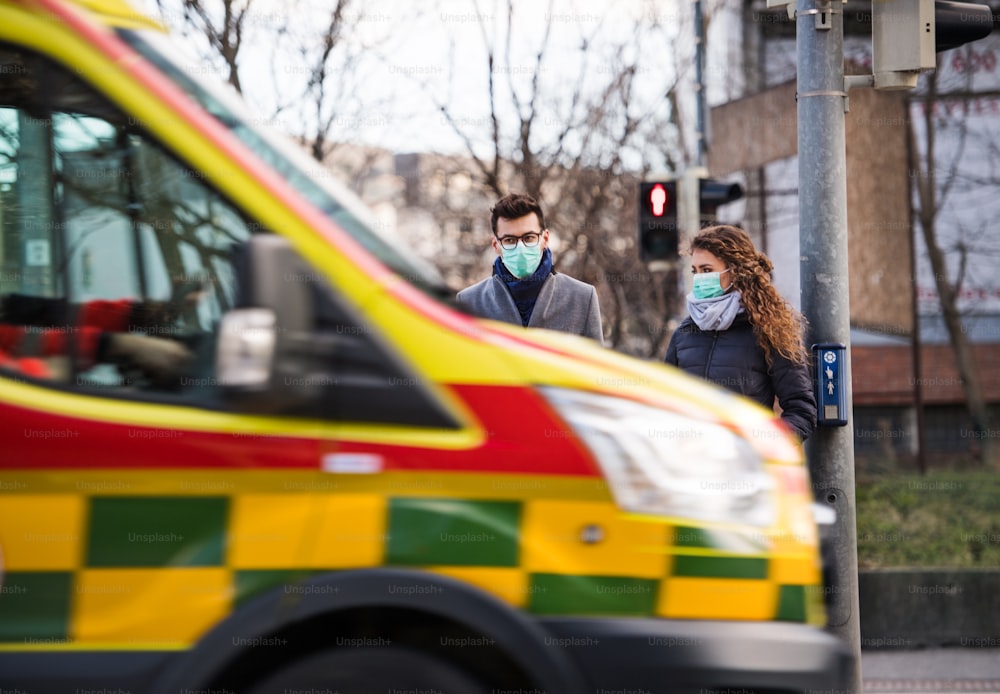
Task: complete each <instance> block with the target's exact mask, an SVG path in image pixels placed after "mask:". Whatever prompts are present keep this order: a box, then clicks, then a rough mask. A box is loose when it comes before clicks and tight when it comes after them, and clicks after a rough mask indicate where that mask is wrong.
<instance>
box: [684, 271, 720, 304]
mask: <svg viewBox="0 0 1000 694" xmlns="http://www.w3.org/2000/svg"><path fill="white" fill-rule="evenodd" d="M723 272H729V269H728V268H726V269H725V270H723V271H722V272H702V273H699V274H697V275H695V276H694V277H693V278H692V280H691V293H692V294H694V298H695V299H714V298H716V297H719V296H722V295H723V294H725V293H726V290H725V289H723V288H722V282H721V281H720V279H719V278H720V277H722V273H723Z"/></svg>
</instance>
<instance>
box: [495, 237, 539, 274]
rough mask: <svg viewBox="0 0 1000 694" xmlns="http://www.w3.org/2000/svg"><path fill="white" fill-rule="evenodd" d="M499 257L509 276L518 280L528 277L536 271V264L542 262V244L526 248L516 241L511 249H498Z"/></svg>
mask: <svg viewBox="0 0 1000 694" xmlns="http://www.w3.org/2000/svg"><path fill="white" fill-rule="evenodd" d="M500 257H501V258H502V259H503V264H504V267H506V268H507V269H508V270H510V274H512V275H514V277H516V278H518V279H519V280H523V279H524V278H525V277H530V276H531V273H533V272H534V271H535V270H537V269H538V264H539V263H540V262H542V244H541V243H539V244H537V245H535V246H532V247H531V248H528V247H527V246H525V245H524V243H522V242H520V241H518V243H517V245H516V246H514V247H513V248H512V249H510V250H507V249H506V248H501V249H500Z"/></svg>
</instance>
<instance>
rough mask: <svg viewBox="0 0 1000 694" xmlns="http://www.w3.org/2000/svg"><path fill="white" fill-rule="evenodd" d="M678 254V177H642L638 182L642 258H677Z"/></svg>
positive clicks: (640, 250)
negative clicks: (650, 178) (666, 179)
mask: <svg viewBox="0 0 1000 694" xmlns="http://www.w3.org/2000/svg"><path fill="white" fill-rule="evenodd" d="M679 254H680V249H679V247H678V233H677V181H642V182H641V183H639V257H640V259H642V260H643V261H644V262H649V261H653V260H675V259H676V258H677V257H678V255H679Z"/></svg>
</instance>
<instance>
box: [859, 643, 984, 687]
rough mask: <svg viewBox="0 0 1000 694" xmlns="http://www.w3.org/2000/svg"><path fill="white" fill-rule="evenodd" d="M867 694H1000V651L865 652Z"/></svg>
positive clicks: (975, 649) (957, 649)
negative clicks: (907, 693) (951, 693)
mask: <svg viewBox="0 0 1000 694" xmlns="http://www.w3.org/2000/svg"><path fill="white" fill-rule="evenodd" d="M861 669H862V677H863V679H864V691H866V692H895V693H902V692H921V694H935V693H943V692H981V693H991V694H998V693H1000V649H995V648H934V649H926V650H916V651H897V650H865V651H862V652H861Z"/></svg>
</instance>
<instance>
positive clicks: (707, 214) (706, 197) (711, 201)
mask: <svg viewBox="0 0 1000 694" xmlns="http://www.w3.org/2000/svg"><path fill="white" fill-rule="evenodd" d="M742 197H743V186H741V185H740V184H739V183H726V182H724V181H716V180H713V179H711V178H700V179H698V213H699V216H700V220H701V225H702V226H705V225H706V224H714V223H715V221H716V212H718V209H719V207H721V206H722V205H725V204H727V203H730V202H735V201H737V200H739V199H740V198H742Z"/></svg>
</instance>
